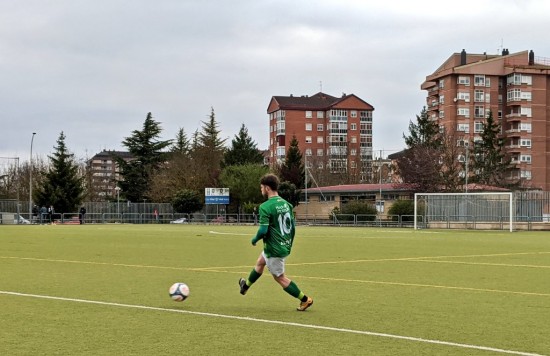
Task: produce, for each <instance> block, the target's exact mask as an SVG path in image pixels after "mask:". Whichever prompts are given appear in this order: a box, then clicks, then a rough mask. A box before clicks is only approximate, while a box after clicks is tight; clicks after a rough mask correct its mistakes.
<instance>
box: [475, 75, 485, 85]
mask: <svg viewBox="0 0 550 356" xmlns="http://www.w3.org/2000/svg"><path fill="white" fill-rule="evenodd" d="M474 86H476V87H484V86H485V75H484V74H476V75H474Z"/></svg>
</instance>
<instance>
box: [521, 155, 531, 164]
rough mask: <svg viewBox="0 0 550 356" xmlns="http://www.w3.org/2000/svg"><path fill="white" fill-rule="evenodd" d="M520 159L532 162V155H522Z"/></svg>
mask: <svg viewBox="0 0 550 356" xmlns="http://www.w3.org/2000/svg"><path fill="white" fill-rule="evenodd" d="M519 160H520V161H521V162H526V163H531V155H520V156H519Z"/></svg>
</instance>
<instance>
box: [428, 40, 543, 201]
mask: <svg viewBox="0 0 550 356" xmlns="http://www.w3.org/2000/svg"><path fill="white" fill-rule="evenodd" d="M421 88H422V89H423V90H426V91H427V103H426V104H427V106H426V107H427V111H428V115H429V116H430V117H431V118H432V119H433V120H437V121H438V122H439V123H440V125H441V126H442V127H445V129H446V130H447V132H453V133H455V134H459V136H462V137H461V138H459V139H458V140H457V145H467V144H468V143H469V142H475V141H477V140H480V139H481V138H480V133H481V132H482V130H483V123H484V122H485V119H486V117H487V115H488V113H489V111H490V112H491V113H492V115H493V118H494V119H495V121H498V122H499V123H500V124H501V127H502V135H503V137H504V138H505V142H506V150H507V152H508V154H509V155H510V157H511V158H512V163H513V168H512V169H511V170H510V172H509V176H508V177H509V178H510V179H513V180H517V179H518V178H521V179H522V182H523V185H524V186H525V187H527V188H532V189H542V190H545V191H550V154H549V153H550V152H549V151H550V59H547V58H541V57H535V54H534V52H533V51H532V50H531V51H522V52H517V53H510V52H509V51H508V49H503V50H502V54H501V55H500V54H499V55H488V54H486V53H483V54H471V53H467V52H466V51H465V50H462V52H460V53H454V54H452V55H451V56H450V57H449V58H448V59H447V60H446V61H445V62H444V63H443V64H442V65H441V66H440V67H439V68H437V69H436V70H435V72H434V73H432V74H430V75H428V76H427V77H426V81H425V82H424V83H422V85H421Z"/></svg>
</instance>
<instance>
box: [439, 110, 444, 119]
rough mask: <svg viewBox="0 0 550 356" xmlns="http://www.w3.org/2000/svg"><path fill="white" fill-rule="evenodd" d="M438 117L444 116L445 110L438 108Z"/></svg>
mask: <svg viewBox="0 0 550 356" xmlns="http://www.w3.org/2000/svg"><path fill="white" fill-rule="evenodd" d="M439 118H440V119H443V118H445V110H439Z"/></svg>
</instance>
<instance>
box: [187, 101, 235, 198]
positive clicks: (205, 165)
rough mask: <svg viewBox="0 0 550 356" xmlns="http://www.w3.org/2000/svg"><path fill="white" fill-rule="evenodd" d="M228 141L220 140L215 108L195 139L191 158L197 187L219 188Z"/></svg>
mask: <svg viewBox="0 0 550 356" xmlns="http://www.w3.org/2000/svg"><path fill="white" fill-rule="evenodd" d="M225 141H226V139H221V138H220V130H219V129H218V123H217V122H216V116H215V114H214V108H211V112H210V116H209V120H208V121H203V122H202V128H201V131H200V132H198V133H197V134H196V136H195V137H194V138H193V146H194V147H193V150H192V153H191V157H192V158H193V161H194V162H195V164H196V168H197V171H196V172H195V180H196V186H198V187H203V188H204V187H217V185H218V177H219V175H220V172H221V162H222V159H223V155H224V153H225V147H224V144H225Z"/></svg>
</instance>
